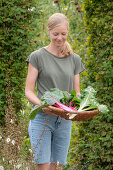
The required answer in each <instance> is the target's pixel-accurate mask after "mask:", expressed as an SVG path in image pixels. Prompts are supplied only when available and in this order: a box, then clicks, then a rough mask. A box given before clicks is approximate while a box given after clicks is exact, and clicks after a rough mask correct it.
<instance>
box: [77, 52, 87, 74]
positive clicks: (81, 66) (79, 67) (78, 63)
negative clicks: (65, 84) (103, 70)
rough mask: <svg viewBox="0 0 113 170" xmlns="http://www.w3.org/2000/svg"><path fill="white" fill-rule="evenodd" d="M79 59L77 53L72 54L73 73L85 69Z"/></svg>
mask: <svg viewBox="0 0 113 170" xmlns="http://www.w3.org/2000/svg"><path fill="white" fill-rule="evenodd" d="M81 60H82V59H81V58H80V56H79V55H77V54H74V63H75V67H74V75H76V74H79V73H81V72H83V71H84V70H85V68H84V66H83V64H82V61H81Z"/></svg>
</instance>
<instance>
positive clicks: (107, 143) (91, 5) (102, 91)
mask: <svg viewBox="0 0 113 170" xmlns="http://www.w3.org/2000/svg"><path fill="white" fill-rule="evenodd" d="M83 10H84V26H85V29H86V32H87V34H88V37H87V40H86V44H85V45H86V46H87V54H86V69H87V72H88V77H87V82H85V86H87V85H91V86H93V87H94V89H95V90H97V98H98V101H99V103H101V104H105V105H107V106H108V108H109V113H105V114H104V113H100V114H99V115H98V116H96V117H95V118H94V119H92V120H88V121H86V122H80V123H77V124H74V127H76V126H77V128H78V130H77V132H76V133H77V136H73V135H72V141H71V148H70V161H71V162H70V166H71V167H73V169H88V168H89V169H95V170H96V169H102V170H105V169H109V170H110V169H113V149H112V147H113V124H112V122H113V107H112V103H113V97H112V94H113V90H112V78H113V65H112V63H113V36H112V35H113V23H112V19H113V2H111V1H110V0H104V1H103V0H100V1H97V0H95V1H91V0H84V2H83ZM75 138H76V139H75Z"/></svg>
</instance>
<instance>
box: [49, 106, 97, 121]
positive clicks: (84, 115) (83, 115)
mask: <svg viewBox="0 0 113 170" xmlns="http://www.w3.org/2000/svg"><path fill="white" fill-rule="evenodd" d="M48 108H49V109H50V110H51V111H46V113H47V114H52V115H53V113H54V114H55V115H57V116H60V117H62V118H64V119H66V120H70V119H69V115H68V114H67V112H65V111H64V110H63V109H60V108H56V107H54V106H48ZM71 113H73V114H76V116H75V117H74V118H73V119H71V120H72V121H85V120H88V119H91V118H93V117H94V116H95V115H97V114H98V113H99V110H91V111H82V112H71Z"/></svg>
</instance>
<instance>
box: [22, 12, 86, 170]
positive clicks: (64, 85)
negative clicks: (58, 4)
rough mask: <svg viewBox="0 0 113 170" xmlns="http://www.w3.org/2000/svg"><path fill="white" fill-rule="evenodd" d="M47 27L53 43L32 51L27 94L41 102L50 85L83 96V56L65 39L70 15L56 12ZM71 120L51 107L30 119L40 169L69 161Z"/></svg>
mask: <svg viewBox="0 0 113 170" xmlns="http://www.w3.org/2000/svg"><path fill="white" fill-rule="evenodd" d="M47 30H48V33H49V36H50V40H51V42H50V44H49V45H48V46H46V47H42V48H40V49H38V50H36V51H34V52H32V53H31V55H30V56H29V57H28V59H27V62H28V63H29V64H28V75H27V79H26V88H25V95H26V98H27V99H28V100H29V101H30V102H31V103H32V104H33V105H41V104H40V97H41V96H42V95H43V93H44V92H45V91H47V90H49V89H50V88H59V89H60V90H65V91H68V92H70V91H71V90H72V89H75V90H76V94H77V96H79V95H80V81H79V73H80V72H82V71H83V70H84V68H83V66H82V63H81V59H80V57H79V56H78V55H77V54H74V53H73V51H72V49H71V47H70V45H69V44H68V43H67V41H66V40H67V36H68V31H69V22H68V19H67V17H66V16H65V15H63V14H61V13H55V14H53V15H52V16H51V17H50V18H49V20H48V27H47ZM35 82H37V89H38V95H37V96H36V95H35V93H34V90H35ZM49 113H51V114H49ZM52 114H53V115H52ZM71 123H72V122H71V121H70V120H66V119H63V118H61V117H59V116H56V115H55V114H54V113H52V111H51V110H50V109H49V108H45V109H43V110H42V111H40V113H38V114H37V115H36V117H35V119H34V120H31V121H30V123H29V136H30V141H31V147H32V150H33V155H34V162H35V163H36V164H37V165H36V169H37V170H56V169H59V170H61V169H62V167H63V165H64V164H66V158H67V153H68V147H69V143H70V136H71Z"/></svg>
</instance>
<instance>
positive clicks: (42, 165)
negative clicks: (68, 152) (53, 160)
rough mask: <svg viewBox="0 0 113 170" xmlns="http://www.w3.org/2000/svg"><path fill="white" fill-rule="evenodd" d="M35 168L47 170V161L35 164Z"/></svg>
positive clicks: (36, 169)
mask: <svg viewBox="0 0 113 170" xmlns="http://www.w3.org/2000/svg"><path fill="white" fill-rule="evenodd" d="M35 170H49V163H45V164H38V165H36V168H35Z"/></svg>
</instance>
